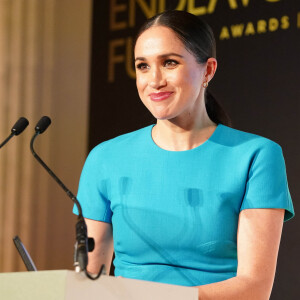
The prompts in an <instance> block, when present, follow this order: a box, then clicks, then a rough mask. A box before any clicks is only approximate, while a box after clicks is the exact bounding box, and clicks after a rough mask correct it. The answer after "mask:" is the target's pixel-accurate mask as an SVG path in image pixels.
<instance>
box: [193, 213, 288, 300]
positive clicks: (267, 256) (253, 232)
mask: <svg viewBox="0 0 300 300" xmlns="http://www.w3.org/2000/svg"><path fill="white" fill-rule="evenodd" d="M283 218H284V209H245V210H242V211H241V213H240V216H239V225H238V233H237V252H238V269H237V276H236V277H233V278H231V279H228V280H225V281H221V282H217V283H212V284H208V285H203V286H199V287H198V290H199V293H198V294H199V300H210V299H214V300H219V299H222V300H227V299H228V300H248V299H249V300H253V299H255V300H267V299H269V298H270V294H271V290H272V286H273V282H274V277H275V270H276V263H277V255H278V249H279V244H280V238H281V232H282V225H283Z"/></svg>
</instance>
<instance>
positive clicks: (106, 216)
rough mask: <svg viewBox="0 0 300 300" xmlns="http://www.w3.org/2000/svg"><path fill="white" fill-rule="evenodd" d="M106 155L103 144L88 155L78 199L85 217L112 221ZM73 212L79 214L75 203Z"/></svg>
mask: <svg viewBox="0 0 300 300" xmlns="http://www.w3.org/2000/svg"><path fill="white" fill-rule="evenodd" d="M104 160H105V157H104V155H103V154H102V151H101V144H100V145H98V146H97V147H95V148H94V149H93V150H92V151H91V152H90V154H89V156H88V157H87V159H86V161H85V164H84V167H83V169H82V172H81V176H80V181H79V187H78V194H77V199H78V201H79V202H80V205H81V207H82V214H83V216H84V217H85V218H88V219H92V220H97V221H102V222H106V223H111V217H112V212H111V209H110V201H109V200H108V196H107V194H108V188H109V186H108V185H109V180H108V178H106V177H105V165H104ZM73 213H74V214H77V215H78V210H77V207H76V206H75V205H74V207H73Z"/></svg>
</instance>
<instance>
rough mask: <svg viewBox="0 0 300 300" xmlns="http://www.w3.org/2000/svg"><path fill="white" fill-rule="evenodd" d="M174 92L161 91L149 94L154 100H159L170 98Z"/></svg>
mask: <svg viewBox="0 0 300 300" xmlns="http://www.w3.org/2000/svg"><path fill="white" fill-rule="evenodd" d="M172 94H173V92H159V93H151V94H150V95H149V96H150V99H151V100H152V101H157V102H158V101H162V100H165V99H167V98H169V97H170V96H171V95H172Z"/></svg>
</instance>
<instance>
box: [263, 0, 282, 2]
mask: <svg viewBox="0 0 300 300" xmlns="http://www.w3.org/2000/svg"><path fill="white" fill-rule="evenodd" d="M266 1H267V2H279V1H281V0H266Z"/></svg>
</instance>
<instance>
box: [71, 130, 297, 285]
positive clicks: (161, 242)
mask: <svg viewBox="0 0 300 300" xmlns="http://www.w3.org/2000/svg"><path fill="white" fill-rule="evenodd" d="M153 126H154V125H151V126H148V127H145V128H143V129H140V130H137V131H135V132H131V133H128V134H124V135H121V136H119V137H116V138H114V139H112V140H109V141H106V142H103V143H101V144H100V145H98V146H97V147H95V148H94V149H93V150H92V151H91V153H90V154H89V156H88V158H87V160H86V163H85V165H84V168H83V171H82V175H81V178H80V184H79V190H78V200H79V202H80V203H81V205H82V209H83V215H84V217H86V218H88V219H93V220H98V221H102V222H107V223H112V226H113V239H114V251H115V259H114V262H113V263H114V265H115V275H116V276H123V277H126V278H135V279H142V280H148V281H155V282H163V283H170V284H177V285H184V286H197V285H203V284H209V283H213V282H217V281H222V280H226V279H228V278H231V277H234V276H236V272H237V227H238V219H239V213H240V211H241V210H243V209H251V208H282V209H285V217H284V219H285V221H286V220H288V219H290V218H292V217H293V215H294V209H293V204H292V200H291V197H290V193H289V189H288V184H287V178H286V171H285V162H284V158H283V155H282V150H281V147H280V146H279V145H278V144H276V143H275V142H273V141H271V140H269V139H266V138H263V137H260V136H257V135H254V134H250V133H246V132H242V131H239V130H235V129H232V128H229V127H227V126H224V125H221V124H219V125H218V126H217V128H216V130H215V131H214V133H213V134H212V136H211V137H210V138H209V139H208V140H207V141H206V142H205V143H203V144H201V145H200V146H198V147H196V148H194V149H191V150H186V151H167V150H164V149H161V148H160V147H158V146H157V145H156V144H155V143H154V141H153V140H152V137H151V131H152V128H153ZM74 212H75V213H77V210H76V208H74Z"/></svg>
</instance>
